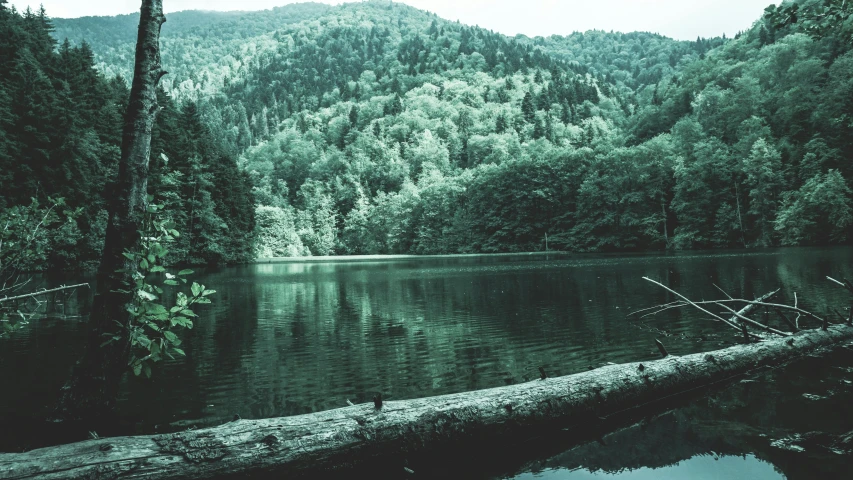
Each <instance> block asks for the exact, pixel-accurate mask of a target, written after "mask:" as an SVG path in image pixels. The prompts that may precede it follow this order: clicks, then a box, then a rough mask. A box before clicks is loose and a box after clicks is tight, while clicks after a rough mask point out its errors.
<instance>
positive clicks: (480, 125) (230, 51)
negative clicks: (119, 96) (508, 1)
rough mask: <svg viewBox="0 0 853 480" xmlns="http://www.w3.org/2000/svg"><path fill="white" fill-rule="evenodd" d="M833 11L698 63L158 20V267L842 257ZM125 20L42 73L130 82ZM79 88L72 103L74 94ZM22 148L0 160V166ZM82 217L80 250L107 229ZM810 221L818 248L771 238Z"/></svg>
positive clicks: (376, 8) (634, 36) (392, 10)
mask: <svg viewBox="0 0 853 480" xmlns="http://www.w3.org/2000/svg"><path fill="white" fill-rule="evenodd" d="M849 8H850V7H849V5H847V4H846V3H844V2H839V1H837V0H802V1H797V2H786V3H784V4H783V5H781V6H780V7H778V8H770V9H768V10H767V12H766V14H765V15H764V17H762V18H761V19H759V21H757V22H756V23H755V24H754V26H753V27H752V28H751V29H749V30H747V31H745V32H743V33H742V34H739V35H738V36H736V37H735V38H734V39H726V38H714V39H702V38H699V39H697V40H696V41H695V42H679V41H674V40H671V39H667V38H665V37H661V36H659V35H654V34H650V33H642V32H635V33H612V32H611V33H607V32H598V31H592V32H585V33H575V34H572V35H570V36H566V37H561V36H552V37H548V38H541V37H537V38H535V39H529V38H526V37H523V36H518V37H515V38H508V37H505V36H502V35H499V34H496V33H494V32H490V31H486V30H484V29H480V28H476V27H469V26H465V25H461V24H459V23H458V22H448V21H444V20H442V19H439V18H437V17H436V16H435V15H432V14H429V13H427V12H423V11H420V10H417V9H414V8H411V7H408V6H405V5H402V4H397V3H386V2H363V3H358V4H346V5H342V6H338V7H327V6H317V5H314V6H311V5H304V6H288V7H283V8H282V9H277V10H275V11H273V12H271V13H267V14H263V13H256V14H249V13H228V14H216V13H200V12H195V13H191V12H187V13H182V14H172V15H171V16H170V22H167V24H166V26H165V27H164V36H163V43H164V62H166V64H167V65H168V64H169V60H168V59H169V58H172V59H173V62H174V63H180V65H176V66H175V68H172V67H171V66H169V69H170V71H173V72H175V73H177V74H176V75H170V76H169V77H167V81H166V83H165V90H164V91H163V92H161V103H162V105H163V106H164V109H163V111H162V112H161V114H160V116H159V118H158V123H157V127H156V129H155V132H154V139H153V142H152V151H153V152H154V156H153V161H152V165H151V169H152V170H151V172H152V176H151V177H152V182H151V183H152V188H156V189H157V191H158V192H164V202H165V203H166V204H167V205H168V208H167V211H168V212H169V214H168V215H170V219H171V220H172V221H173V222H175V224H176V226H177V227H178V228H179V229H180V230H181V231H183V232H185V233H186V234H185V235H184V236H182V237H181V238H180V239H178V240H177V241H176V242H175V243H174V245H173V246H172V250H173V254H174V255H173V256H172V257H171V258H172V260H173V261H175V262H189V263H221V262H236V261H243V260H247V259H249V258H251V257H252V256H253V255H264V256H266V255H269V256H279V255H308V254H311V255H328V254H332V253H425V254H426V253H458V252H465V253H468V252H504V251H520V250H539V249H543V248H544V237H545V235H548V237H549V240H550V241H549V247H550V248H557V249H571V250H581V251H600V250H607V251H610V250H642V249H657V248H665V247H674V248H710V247H744V246H771V245H777V244H779V243H786V244H790V243H813V242H814V243H822V244H823V243H840V242H846V241H847V239H849V238H850V237H849V236H846V233H845V232H846V226H844V225H846V224H845V221H846V220H844V218H845V216H844V214H843V208H841V207H837V208H834V210H832V211H833V212H836V213H833V214H832V215H830V213H828V211H823V210H820V209H818V210H815V208H816V207H814V208H813V206H814V205H817V204H812V203H809V201H807V200H806V196H808V195H812V196H814V195H816V194H814V192H818V191H828V189H829V188H830V187H829V186H830V185H833V187H832V191H834V192H838V195H839V202H840V203H839V204H838V205H846V202H847V201H848V199H849V193H847V191H846V190H845V189H844V188H841V187H839V186H838V185H840V184H839V183H838V182H836V181H832V182H829V183H827V180H826V178H827V177H824V175H828V172H829V171H836V172H837V175H838V176H839V177H840V178H841V180H843V182H842V183H846V180H847V179H848V178H849V177H850V176H851V175H852V174H853V168H852V167H851V165H853V164H851V163H850V161H849V160H850V158H853V147H851V143H850V142H849V138H851V136H853V120H851V119H853V100H851V99H853V95H851V93H853V82H851V80H850V79H851V78H853V52H852V51H851V42H850V41H849V37H850V36H849V33H850V16H849V12H848V10H849ZM792 12H793V13H795V15H792ZM265 15H266V17H265ZM31 17H32V18H31V20H32V21H33V22H36V19H37V16H36V15H31ZM130 20H132V19H129V18H123V17H118V18H112V19H105V18H101V19H75V20H64V21H61V22H59V31H60V32H72V31H73V32H74V38H75V39H79V38H82V37H84V36H86V37H87V40H88V41H89V42H90V45H91V47H89V46H88V45H84V44H83V43H79V44H78V46H75V47H72V46H65V45H63V46H62V47H60V49H59V54H58V55H59V56H62V55H66V56H68V58H71V57H74V55H71V54H70V53H66V54H63V53H62V52H63V51H67V52H71V51H74V49H75V48H77V49H80V50H79V51H78V53H77V54H76V55H77V57H75V58H83V59H85V58H89V57H92V58H96V59H97V62H98V65H99V68H100V69H101V70H102V71H105V72H113V71H116V70H114V69H116V68H118V69H121V68H125V69H127V68H129V67H128V66H129V62H130V58H131V57H130V56H129V55H130V54H129V52H131V49H130V48H129V47H125V45H128V46H129V45H130V44H131V43H132V41H133V39H132V38H131V37H130V36H127V37H123V38H122V39H121V40H120V41H119V39H118V37H113V36H114V35H119V32H120V31H121V28H120V27H121V25H122V22H124V23H127V22H129V21H130ZM830 20H831V21H830ZM95 25H97V26H98V29H97V31H96V29H95V28H93V26H95ZM232 30H233V31H239V32H240V33H239V35H237V34H232ZM122 35H127V34H122ZM36 43H37V44H38V43H39V42H36ZM40 44H44V41H40ZM42 46H44V45H42ZM37 47H38V45H35V44H34V46H33V48H31V55H29V56H27V55H19V56H18V57H16V58H17V60H15V65H11V64H10V66H14V67H15V68H12V69H10V70H8V71H9V72H10V73H8V74H5V73H0V77H2V75H7V76H8V77H9V78H12V76H13V75H15V77H14V78H16V79H17V80H15V81H14V82H13V81H11V80H10V82H11V83H7V84H8V85H12V84H14V85H16V88H19V85H20V84H21V79H24V78H27V79H29V80H28V81H29V83H28V84H29V85H31V86H32V89H35V90H38V89H42V90H44V91H43V92H42V93H43V94H41V93H40V94H39V95H31V96H29V97H28V96H25V95H21V94H19V93H18V92H17V91H13V90H10V89H6V90H5V92H6V93H4V90H3V89H0V124H4V123H3V122H6V123H5V124H9V123H8V122H10V121H14V122H18V123H21V124H22V125H30V126H31V127H32V128H30V130H28V131H29V132H31V135H30V136H29V137H28V139H27V143H26V145H27V148H29V150H28V152H30V153H29V154H30V155H33V156H35V155H44V156H45V158H51V157H50V155H51V154H50V152H49V148H47V147H45V146H46V145H54V144H55V143H52V142H49V141H46V140H45V139H48V138H51V137H50V135H51V132H53V131H61V129H46V128H45V127H46V126H50V125H52V123H51V122H47V124H44V122H42V123H39V122H35V121H34V119H33V118H31V117H27V116H26V115H24V116H17V113H16V112H18V111H27V112H29V111H32V112H35V111H44V115H45V116H46V118H54V117H55V118H63V117H62V116H61V115H59V116H57V115H56V114H54V113H52V109H51V108H49V107H45V99H46V98H50V96H51V95H53V96H56V95H59V94H58V93H55V92H54V93H52V92H50V91H49V90H50V89H48V88H47V87H46V86H47V85H48V84H49V83H50V82H47V83H45V81H44V78H42V77H43V76H45V77H46V78H47V79H48V80H49V79H50V70H49V69H44V68H42V69H41V73H42V74H43V75H40V74H39V69H38V68H35V67H36V66H38V65H39V62H40V61H41V60H40V58H42V57H43V56H44V55H45V53H44V52H45V49H44V48H41V49H40V48H37ZM87 49H88V50H87ZM123 49H124V50H123ZM87 52H89V53H87ZM48 56H49V55H48ZM0 57H1V56H0ZM178 58H180V62H178V61H177V59H178ZM81 61H83V60H81ZM83 63H84V64H86V65H90V67H89V70H91V65H92V63H86V62H85V61H83ZM122 65H125V67H122ZM45 72H47V73H45ZM77 84H78V82H76V81H75V82H70V83H69V88H70V90H71V91H73V92H74V95H73V96H74V98H76V97H78V96H81V95H86V94H87V93H86V92H87V90H86V89H85V88H83V87H85V85H86V84H84V83H80V84H79V85H77ZM73 85H77V86H73ZM40 86H43V87H44V88H42V87H40ZM19 89H20V88H19ZM8 92H12V93H11V94H10V93H8ZM167 92H168V94H167ZM60 97H61V95H60ZM57 98H59V97H57ZM69 98H71V97H69ZM172 98H175V99H177V100H178V102H176V101H174V100H172ZM51 101H52V100H51ZM16 102H18V103H20V102H28V103H27V108H26V109H19V110H16V105H17V104H18V103H16ZM39 109H41V110H39ZM51 115H52V117H51ZM86 118H90V117H86ZM91 118H95V119H97V115H94V116H91ZM10 119H11V120H10ZM89 121H94V120H87V122H89ZM27 122H29V123H27ZM84 123H85V122H81V125H83V124H84ZM95 125H99V124H98V123H97V122H96V123H95ZM93 131H94V135H93V134H92V132H88V133H87V132H83V131H81V132H78V134H75V135H74V136H73V137H71V138H70V139H69V141H67V142H64V145H66V148H65V150H63V152H66V151H67V152H81V154H80V156H79V158H80V161H79V162H76V163H71V164H70V165H75V167H74V169H72V171H81V172H95V173H94V174H93V173H86V175H91V176H93V178H106V177H98V174H97V172H98V171H100V170H97V169H95V170H91V169H89V167H87V165H91V164H92V162H93V159H96V158H100V157H98V156H97V155H92V154H91V152H95V151H96V150H97V149H96V148H94V146H96V142H95V138H96V137H97V138H98V139H99V141H101V142H102V143H103V142H104V141H105V140H104V138H113V137H111V136H110V135H107V134H103V133H101V130H100V127H97V126H96V127H95V128H94V130H93ZM0 132H2V129H0ZM16 142H17V140H16V141H15V142H11V141H6V142H5V143H4V142H3V139H2V137H0V161H3V160H2V159H3V158H6V157H4V155H6V156H7V157H8V158H14V157H12V156H10V155H14V154H15V152H16V151H17V150H19V149H20V148H19V147H18V146H17V145H18V143H16ZM90 147H92V148H90ZM44 151H47V152H48V153H46V154H44V153H43V152H44ZM4 152H7V153H4ZM8 152H11V153H8ZM87 152H88V153H87ZM83 153H86V154H85V155H84V154H83ZM75 155H76V153H75ZM167 160H168V161H167ZM41 161H42V160H35V162H41ZM22 165H24V166H16V167H15V168H18V169H23V168H28V167H27V166H28V165H30V163H26V164H22ZM87 169H88V170H87ZM51 172H54V170H53V169H51V170H50V171H46V172H42V173H39V174H38V175H37V176H36V177H34V178H41V177H40V176H39V175H42V174H44V175H47V174H48V173H51ZM51 174H52V173H51ZM2 175H6V176H8V175H10V174H9V173H7V172H5V171H4V170H3V169H0V176H2ZM15 175H18V176H16V177H14V178H13V181H14V179H17V178H25V177H26V176H25V175H24V176H23V177H22V176H21V175H22V174H18V173H16V174H15ZM817 175H820V178H821V180H820V181H819V182H817V181H815V180H814V178H815V177H816V176H817ZM71 178H75V177H73V175H72V177H71ZM815 182H817V183H815ZM96 184H97V185H99V184H98V183H97V182H96ZM824 184H826V186H824V187H822V188H818V187H817V186H818V185H824ZM806 185H809V187H808V188H806ZM87 188H88V186H87ZM81 190H86V189H81ZM93 191H94V187H93ZM810 192H811V193H810ZM79 198H80V199H81V201H83V202H84V204H86V205H89V204H93V205H97V202H88V201H87V200H86V199H89V198H91V194H88V193H86V194H81V195H80V196H79ZM69 201H70V200H69ZM73 204H77V203H73ZM810 205H811V206H810ZM827 205H829V204H827ZM96 210H97V211H96ZM87 212H88V213H86V218H87V219H88V220H87V221H86V222H81V225H80V227H79V229H80V231H81V232H82V234H83V235H84V236H87V240H91V238H92V235H93V234H92V233H91V232H97V231H99V230H98V229H99V228H101V227H100V225H101V223H100V222H101V221H100V220H99V218H102V216H100V215H101V212H102V210H99V209H94V208H93V209H92V210H91V211H89V210H87ZM815 212H817V213H815ZM256 215H257V224H256V220H255V216H256ZM830 217H831V218H833V220H831V221H830V220H825V221H824V220H819V219H825V218H830ZM812 221H814V222H818V223H820V222H825V223H826V222H829V223H826V225H827V228H828V230H827V232H829V231H832V232H835V233H833V234H829V233H827V234H826V235H818V236H814V237H812V236H803V234H801V233H796V234H794V233H792V234H791V235H788V234H787V232H786V231H784V229H780V225H788V226H792V228H794V227H796V228H798V230H797V231H798V232H805V231H808V229H807V228H806V229H803V228H800V227H802V226H803V225H807V224H809V222H812ZM830 224H831V225H836V224H837V225H842V227H838V229H834V228H835V227H830ZM797 226H799V227H797ZM85 243H87V244H94V243H95V242H92V241H87V242H85Z"/></svg>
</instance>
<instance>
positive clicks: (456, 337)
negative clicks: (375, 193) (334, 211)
mask: <svg viewBox="0 0 853 480" xmlns="http://www.w3.org/2000/svg"><path fill="white" fill-rule="evenodd" d="M851 260H853V249H850V248H833V249H781V250H773V251H759V252H714V253H688V254H677V255H632V256H624V255H623V256H606V255H597V256H591V255H553V254H552V255H509V256H463V257H438V258H435V257H433V258H403V259H392V260H364V261H334V262H317V261H312V262H286V263H270V264H260V265H251V266H243V267H230V268H223V269H210V270H207V271H200V272H197V275H196V279H197V280H198V281H199V282H200V283H204V284H205V285H208V286H209V287H211V288H214V289H216V290H217V292H218V293H217V294H216V295H215V296H214V297H212V298H213V302H214V303H213V304H212V305H210V306H208V308H206V309H204V310H203V311H202V310H201V309H197V310H196V312H197V313H199V314H200V315H201V316H202V318H201V319H199V321H198V322H197V323H196V328H195V329H193V330H192V331H191V332H188V333H187V334H185V335H184V338H185V346H184V348H185V350H186V352H187V358H186V359H182V360H180V361H175V362H171V363H169V364H166V365H164V366H163V367H161V368H159V369H157V370H156V372H155V377H154V378H153V379H152V380H142V379H135V378H131V379H129V380H128V381H127V382H126V383H125V385H124V387H123V390H122V394H121V398H120V401H119V410H120V415H121V418H122V421H123V423H122V424H121V425H117V426H116V427H115V429H116V431H114V432H108V433H152V432H165V431H174V430H180V429H185V428H189V427H193V426H196V427H202V426H208V425H215V424H220V423H223V422H226V421H229V420H231V419H232V418H233V417H234V416H235V415H240V416H241V417H243V418H264V417H272V416H282V415H294V414H300V413H307V412H314V411H319V410H325V409H330V408H336V407H341V406H345V405H346V403H347V400H350V401H352V402H355V403H360V402H366V401H369V399H370V398H372V396H373V395H374V393H376V392H381V393H382V394H383V397H384V398H388V399H393V400H398V399H405V398H415V397H423V396H431V395H439V394H444V393H453V392H461V391H468V390H475V389H480V388H488V387H495V386H500V385H507V384H512V383H518V382H525V381H529V380H532V379H536V378H538V375H539V374H538V367H539V366H543V367H544V368H545V370H546V371H547V372H548V373H549V375H552V376H557V375H565V374H570V373H574V372H579V371H585V370H587V369H589V368H590V367H593V368H595V367H598V366H601V365H604V364H606V363H607V362H614V363H620V362H627V361H638V360H649V359H654V358H656V357H657V353H656V349H655V346H654V339H655V338H660V339H661V340H662V341H663V342H664V343H665V344H666V345H667V348H668V349H669V351H670V352H671V353H673V354H676V355H679V354H686V353H692V352H697V351H702V350H712V349H717V348H722V347H725V346H729V345H732V344H734V343H737V341H738V338H737V337H736V336H734V335H732V334H731V333H729V332H728V331H726V330H723V329H722V328H720V326H718V325H717V324H715V323H712V322H710V321H708V320H705V319H703V318H702V317H701V316H699V315H696V314H695V313H694V312H690V311H683V312H679V311H670V312H667V313H666V314H664V315H660V316H658V317H657V318H655V319H646V320H645V321H637V320H636V319H633V318H626V314H627V313H628V312H630V311H632V310H636V309H640V308H644V307H649V306H652V305H655V304H660V303H665V302H667V301H670V298H669V297H668V296H667V295H666V293H665V292H663V291H662V290H661V289H660V288H659V287H656V286H654V285H651V284H649V283H647V282H645V281H643V280H642V279H641V278H642V277H643V276H648V277H651V278H655V279H659V280H661V281H662V282H663V283H664V284H667V285H670V286H672V287H673V288H676V289H678V290H679V291H680V292H682V293H685V294H687V295H688V296H690V297H691V298H697V299H710V298H719V297H720V296H721V295H722V294H721V293H720V292H719V291H717V290H716V288H715V287H714V286H713V284H716V285H719V286H720V287H722V288H723V289H724V290H726V291H727V292H729V293H730V294H732V295H734V296H741V297H748V298H753V297H754V296H757V295H760V294H763V293H765V292H767V291H769V290H772V289H775V288H777V287H782V288H783V292H784V293H783V296H782V298H781V300H782V301H788V300H790V298H791V297H792V296H793V292H795V291H796V292H797V294H798V297H799V299H800V302H801V304H802V305H805V306H806V307H807V308H810V309H813V310H817V311H818V312H821V313H825V312H827V311H828V309H829V308H830V306H844V305H848V304H849V302H850V299H849V297H848V294H847V293H846V292H845V291H844V290H843V289H841V288H839V287H837V286H835V285H833V284H831V283H829V282H828V281H826V280H825V276H826V275H831V276H834V277H836V278H844V277H846V278H853V262H851ZM41 280H42V281H43V282H44V283H45V285H49V284H51V283H57V282H62V281H67V280H69V279H59V278H53V279H41ZM89 303H90V299H89V298H88V295H86V294H85V292H79V293H78V294H77V296H76V297H72V298H69V299H68V300H66V301H65V303H64V305H61V306H58V307H56V308H55V310H56V313H53V314H51V315H49V316H48V317H47V318H44V319H42V320H40V321H38V322H35V323H33V324H31V325H30V326H29V327H27V328H26V329H25V330H24V331H22V332H20V333H19V334H16V336H15V337H13V338H11V339H2V340H0V385H3V394H2V395H0V419H2V420H3V421H5V422H6V424H7V425H15V424H14V423H10V419H12V418H17V419H27V418H39V417H40V416H43V415H45V414H46V413H47V412H48V411H49V409H50V407H51V405H52V403H53V401H54V399H55V395H56V392H57V391H58V389H59V387H60V386H61V385H62V383H63V382H64V380H65V379H66V378H67V375H68V367H69V365H70V364H71V363H72V362H73V361H74V360H75V359H76V357H77V355H78V354H79V345H80V343H81V342H82V340H83V335H84V332H85V325H84V320H85V317H75V316H74V315H75V314H77V313H79V312H85V311H86V309H87V308H88V305H89ZM62 313H64V314H65V317H63V316H62V315H61V314H62ZM773 321H776V320H775V319H774V320H773ZM851 383H853V352H851V351H849V350H842V351H841V352H836V353H835V354H833V355H831V356H829V357H825V358H820V359H808V360H806V361H804V362H799V363H797V364H794V365H792V366H789V367H786V368H784V369H781V370H775V371H772V372H768V373H766V374H763V375H761V376H759V377H757V378H756V379H754V381H749V382H745V383H740V384H737V385H735V386H733V387H731V388H728V389H726V390H724V391H722V392H716V393H713V394H711V395H709V396H707V397H704V398H701V399H698V400H695V401H693V402H690V403H689V404H688V405H685V406H683V407H681V408H679V409H676V410H674V411H671V412H668V413H666V414H663V415H660V416H658V417H656V418H655V419H653V420H652V419H650V420H648V421H647V422H644V424H643V425H639V426H637V427H633V428H628V429H626V430H623V431H620V432H617V433H615V434H613V435H611V436H609V437H608V438H607V439H605V441H602V442H601V443H594V444H591V445H585V446H581V447H577V448H572V449H570V450H568V451H566V452H563V453H560V454H548V455H542V456H541V458H536V459H528V460H526V461H524V462H521V463H520V464H513V465H506V466H502V467H501V468H502V469H503V470H501V469H500V468H498V469H484V472H483V473H482V476H483V478H494V477H497V478H500V477H503V478H518V479H528V478H543V479H554V480H556V479H586V478H619V479H623V478H624V479H628V478H630V479H635V480H636V479H645V478H752V479H756V480H759V479H772V478H812V477H811V476H803V475H811V474H817V472H820V475H822V476H823V478H834V477H838V478H844V477H847V478H853V477H850V476H849V475H851V474H853V467H851V465H850V464H851V463H853V459H851V458H850V457H849V456H848V454H847V453H845V452H848V453H849V451H848V450H845V447H844V445H846V444H844V443H843V438H844V434H846V433H847V432H851V431H853V402H852V401H851V400H853V387H851ZM14 428H21V429H23V427H9V428H8V429H7V432H4V433H3V434H0V437H3V440H2V446H4V447H6V448H7V449H9V448H21V445H20V443H21V442H22V441H23V442H24V443H25V445H23V446H24V447H26V446H32V445H35V444H36V443H37V441H35V440H34V441H33V442H34V443H32V444H31V445H26V443H27V442H28V441H29V440H26V441H24V440H20V439H21V438H24V437H25V435H24V434H23V432H22V431H19V432H13V431H12V430H13V429H14ZM796 435H800V436H799V437H795V436H796ZM11 437H16V438H18V440H17V442H18V444H15V443H12V441H11V440H10V438H11ZM792 438H793V440H791V439H792ZM42 441H43V440H42ZM620 442H623V443H624V444H625V445H626V446H627V447H626V448H617V447H614V445H619V444H620ZM9 445H14V447H9ZM849 446H850V448H851V449H853V439H850V445H849ZM799 450H802V451H799ZM552 453H553V452H552ZM804 463H805V464H806V465H807V466H808V468H805V469H804V468H801V465H803V464H804ZM469 475H470V472H468V473H466V477H469Z"/></svg>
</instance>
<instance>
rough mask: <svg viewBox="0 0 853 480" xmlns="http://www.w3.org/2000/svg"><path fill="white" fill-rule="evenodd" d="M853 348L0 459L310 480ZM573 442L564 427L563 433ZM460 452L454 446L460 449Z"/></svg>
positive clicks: (832, 339) (706, 357)
mask: <svg viewBox="0 0 853 480" xmlns="http://www.w3.org/2000/svg"><path fill="white" fill-rule="evenodd" d="M851 340H853V327H851V326H847V325H834V326H831V327H830V328H829V329H828V330H826V331H824V330H822V329H814V330H807V331H805V330H804V331H801V332H799V333H797V334H795V335H792V336H789V337H784V338H778V339H773V340H767V341H764V342H760V343H753V344H748V345H737V346H733V347H729V348H726V349H723V350H717V351H713V352H707V353H698V354H693V355H686V356H681V357H679V356H674V355H670V356H668V357H666V358H664V359H661V360H653V361H647V362H643V364H640V363H639V362H636V363H628V364H622V365H608V366H605V367H602V368H599V369H596V370H592V371H588V372H583V373H579V374H575V375H568V376H564V377H558V378H547V379H545V380H535V381H532V382H527V383H523V384H518V385H512V386H507V387H499V388H492V389H487V390H479V391H474V392H467V393H459V394H453V395H442V396H437V397H431V398H423V399H417V400H403V401H391V402H384V404H383V406H382V408H381V409H377V408H375V407H374V405H373V404H372V403H370V404H362V405H355V406H350V407H344V408H340V409H335V410H329V411H325V412H319V413H312V414H306V415H298V416H293V417H283V418H271V419H265V420H237V421H234V422H231V423H227V424H225V425H221V426H218V427H213V428H205V429H200V430H194V431H186V432H179V433H173V434H166V435H154V436H135V437H116V438H105V439H98V440H88V441H84V442H78V443H74V444H69V445H61V446H56V447H48V448H42V449H37V450H33V451H30V452H27V453H19V454H18V453H16V454H2V455H0V479H27V478H41V479H84V478H86V479H89V478H133V479H153V478H157V479H177V478H180V479H195V478H214V477H219V476H227V475H245V474H249V473H264V472H276V473H277V474H278V475H283V476H284V478H294V477H301V476H306V477H313V476H316V475H317V474H320V473H328V472H334V471H339V470H345V469H347V468H349V467H352V466H356V465H358V464H359V463H366V462H369V461H373V460H375V459H376V458H382V459H385V458H394V457H398V458H399V457H402V458H405V457H406V456H408V455H414V454H417V453H418V452H423V451H425V450H427V449H431V448H434V447H437V446H438V445H441V444H446V443H450V442H460V441H464V442H465V443H464V444H465V445H475V444H477V443H478V442H480V441H486V440H488V439H495V438H512V437H515V436H518V435H525V434H528V433H536V432H540V431H543V430H547V429H553V428H555V427H556V426H567V425H568V426H572V425H575V426H576V425H583V424H588V423H589V421H590V420H591V419H593V420H594V419H606V418H607V417H608V416H615V415H617V414H620V413H624V412H625V411H628V410H631V409H636V408H640V407H644V406H647V405H649V404H653V403H655V402H658V401H661V400H664V399H667V398H671V397H672V396H674V395H679V394H683V393H685V392H690V391H693V390H696V389H701V388H703V387H707V386H711V385H715V384H719V383H723V382H726V381H728V380H731V379H733V378H736V377H739V376H741V375H744V374H747V373H750V372H752V371H754V370H756V369H758V368H763V367H768V366H777V365H780V364H783V363H785V362H788V361H790V360H793V359H795V358H797V357H800V356H803V355H805V354H808V353H810V352H813V351H815V350H817V349H820V348H824V347H832V346H836V345H839V344H841V343H843V342H848V341H851ZM569 430H570V431H571V428H570V429H569ZM457 444H460V445H461V443H457Z"/></svg>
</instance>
